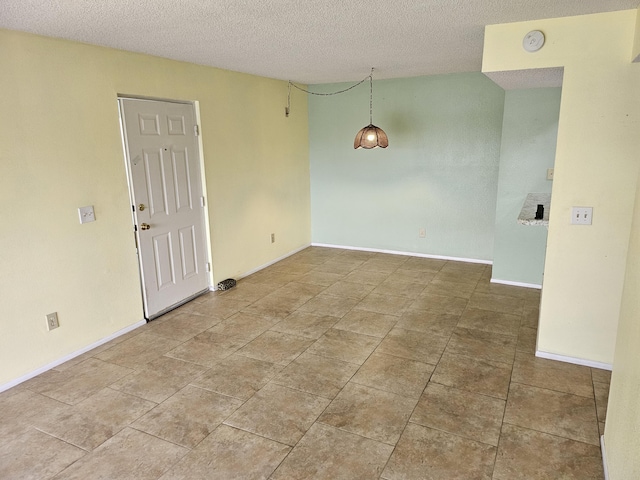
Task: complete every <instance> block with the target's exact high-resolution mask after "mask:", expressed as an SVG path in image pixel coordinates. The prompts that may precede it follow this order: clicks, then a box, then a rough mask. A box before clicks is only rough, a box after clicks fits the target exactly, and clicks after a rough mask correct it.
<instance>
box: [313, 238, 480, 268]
mask: <svg viewBox="0 0 640 480" xmlns="http://www.w3.org/2000/svg"><path fill="white" fill-rule="evenodd" d="M311 246H313V247H326V248H341V249H343V250H358V251H361V252H375V253H388V254H390V255H407V256H410V257H421V258H435V259H437V260H452V261H454V262H467V263H483V264H485V265H492V264H493V262H492V261H491V260H479V259H477V258H461V257H447V256H445V255H430V254H427V253H416V252H401V251H398V250H384V249H380V248H366V247H349V246H346V245H333V244H330V243H312V244H311Z"/></svg>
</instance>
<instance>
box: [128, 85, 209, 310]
mask: <svg viewBox="0 0 640 480" xmlns="http://www.w3.org/2000/svg"><path fill="white" fill-rule="evenodd" d="M122 100H143V101H151V102H165V103H178V104H181V105H189V106H191V107H192V108H193V111H194V114H195V118H196V125H197V126H198V137H197V140H198V142H197V143H198V155H199V160H198V168H199V169H200V183H201V184H202V196H203V197H204V201H205V207H204V208H203V216H204V225H203V226H202V228H203V233H204V243H205V245H204V254H205V257H206V258H205V261H206V262H207V264H208V265H209V269H208V271H207V285H208V290H206V291H203V292H198V293H196V294H194V295H191V296H189V297H187V298H185V299H183V300H181V301H180V302H178V303H177V304H175V305H172V306H171V307H168V308H166V309H164V310H161V311H160V312H158V313H156V314H154V315H152V316H149V314H148V312H147V301H146V295H145V289H144V277H143V275H142V264H141V259H140V251H139V248H138V232H137V230H136V216H135V211H134V208H135V205H134V195H133V178H132V174H131V167H130V159H129V151H128V148H127V134H126V131H125V128H124V108H123V103H122ZM117 103H118V120H119V122H120V138H121V140H122V151H123V159H124V168H125V172H126V176H127V190H128V192H129V206H130V207H129V208H130V210H129V213H130V215H131V225H132V227H133V243H134V247H135V252H136V264H137V267H138V277H139V281H140V302H141V304H142V312H143V315H144V319H145V320H146V321H147V322H149V321H151V320H153V319H154V318H157V317H159V316H161V315H164V314H165V313H167V312H169V311H171V310H173V309H175V308H178V307H179V306H181V305H184V304H185V303H187V302H189V301H191V300H193V299H194V298H196V297H199V296H200V295H202V294H203V293H206V292H207V291H213V290H215V288H214V287H213V285H214V283H213V260H212V259H213V255H212V249H211V222H210V221H209V197H208V189H207V180H206V175H205V172H206V171H205V163H204V147H203V141H202V127H201V125H202V122H201V118H200V103H199V102H198V101H197V100H193V101H190V100H175V99H167V98H159V97H147V96H142V95H128V94H120V93H119V94H117Z"/></svg>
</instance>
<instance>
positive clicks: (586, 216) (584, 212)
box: [571, 207, 593, 225]
mask: <svg viewBox="0 0 640 480" xmlns="http://www.w3.org/2000/svg"><path fill="white" fill-rule="evenodd" d="M592 218H593V207H573V208H571V223H572V224H573V225H591V220H592Z"/></svg>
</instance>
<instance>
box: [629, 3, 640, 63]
mask: <svg viewBox="0 0 640 480" xmlns="http://www.w3.org/2000/svg"><path fill="white" fill-rule="evenodd" d="M631 58H632V59H633V61H634V62H640V8H639V9H638V13H637V14H636V34H635V39H634V42H633V52H632V53H631Z"/></svg>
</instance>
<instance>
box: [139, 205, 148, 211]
mask: <svg viewBox="0 0 640 480" xmlns="http://www.w3.org/2000/svg"><path fill="white" fill-rule="evenodd" d="M145 208H147V207H145V206H144V203H141V204H140V205H138V210H140V211H141V212H144V209H145Z"/></svg>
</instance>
